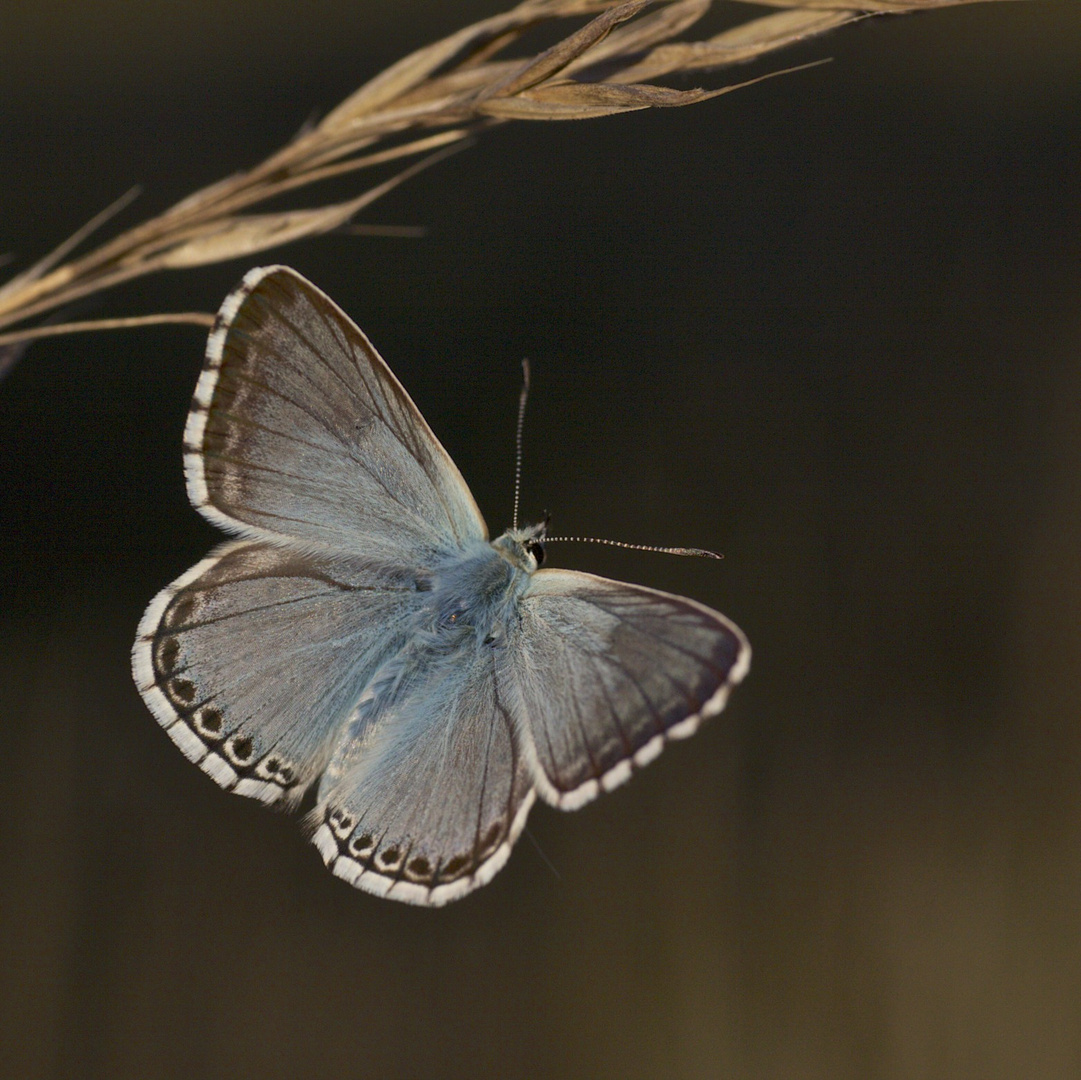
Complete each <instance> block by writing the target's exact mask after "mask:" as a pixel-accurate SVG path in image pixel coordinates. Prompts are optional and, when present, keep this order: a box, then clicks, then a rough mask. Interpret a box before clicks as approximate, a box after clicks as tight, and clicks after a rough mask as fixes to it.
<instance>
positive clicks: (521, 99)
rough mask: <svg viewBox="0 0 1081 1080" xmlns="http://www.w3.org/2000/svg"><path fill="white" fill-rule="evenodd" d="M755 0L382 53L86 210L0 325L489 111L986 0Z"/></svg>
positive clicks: (290, 218)
mask: <svg viewBox="0 0 1081 1080" xmlns="http://www.w3.org/2000/svg"><path fill="white" fill-rule="evenodd" d="M751 2H753V3H757V4H759V5H762V6H767V7H774V8H784V9H786V10H783V11H776V12H771V13H770V14H768V15H758V16H756V17H753V18H750V19H748V21H746V22H744V23H742V24H741V25H738V26H736V27H733V28H732V29H730V30H727V31H725V32H724V33H721V34H717V35H715V36H714V37H712V38H709V39H706V40H699V41H686V40H678V41H677V40H674V39H675V38H677V37H678V36H679V35H683V34H686V33H687V31H688V30H690V29H691V28H692V27H693V26H694V24H695V23H696V22H697V21H698V20H699V19H700V18H701V17H702V16H703V15H704V14H705V13H706V12H707V11H708V10H709V9H710V7H711V3H712V0H523V2H521V3H519V4H517V6H515V7H513V8H511V9H509V10H508V11H506V12H504V13H502V14H500V15H495V16H492V17H490V18H487V19H482V20H481V21H480V22H477V23H474V24H472V25H471V26H466V27H463V28H462V29H461V30H459V31H457V32H455V33H453V34H451V35H449V36H448V37H446V38H444V39H442V40H441V41H437V42H433V43H432V44H430V45H427V46H425V47H424V48H422V49H418V50H417V51H415V52H413V53H411V54H410V55H408V56H406V57H404V58H403V59H402V60H400V61H398V62H397V63H396V64H393V65H391V66H390V67H389V68H387V69H386V70H385V71H384V72H382V73H381V74H379V75H376V76H375V77H374V78H373V79H371V80H369V81H368V82H367V83H365V84H364V85H363V86H361V87H360V89H358V90H357V91H356V92H355V93H353V94H351V95H350V96H349V97H348V98H346V99H345V100H344V101H343V102H342V103H341V104H340V105H339V106H338V107H337V108H335V109H333V110H331V111H330V112H329V113H328V114H327V115H326V116H325V117H324V118H323V120H322V122H321V123H319V124H316V125H314V126H311V127H309V128H308V129H306V130H305V131H303V132H301V133H300V134H299V135H298V136H297V137H296V138H294V139H293V140H291V141H290V142H288V143H286V144H285V145H284V146H283V147H282V148H281V149H280V150H278V151H276V152H275V153H274V154H272V155H271V156H270V157H269V158H267V159H266V160H265V161H262V162H260V163H259V164H258V165H256V166H254V167H253V168H251V169H249V170H247V171H246V172H241V173H237V174H235V175H233V176H230V177H227V178H225V179H224V180H221V181H218V182H217V183H215V184H211V185H210V186H208V187H205V188H203V189H201V190H200V191H197V192H195V193H194V194H192V195H190V196H188V197H187V198H185V199H183V200H182V201H181V202H179V203H177V204H176V205H174V206H172V207H171V208H170V209H168V210H166V211H165V212H164V213H163V214H160V215H158V216H157V217H155V218H152V219H150V220H148V221H145V222H142V223H141V224H138V225H136V226H134V227H133V228H130V229H128V230H126V231H124V232H122V233H121V234H120V235H118V236H116V237H114V238H113V239H111V240H109V241H107V242H105V243H103V244H101V245H100V246H99V247H97V248H95V249H93V250H91V251H89V252H87V253H86V254H84V255H81V256H78V257H76V258H68V256H69V255H70V253H71V250H72V249H73V248H74V246H75V245H76V244H79V243H80V242H82V241H83V240H85V238H86V236H87V235H88V234H89V232H90V231H91V230H92V228H93V227H95V226H96V225H97V224H98V223H99V221H98V219H95V221H94V222H92V223H90V224H89V225H87V226H85V227H84V228H83V229H81V230H79V232H78V233H76V235H75V236H74V237H73V238H72V239H70V240H68V241H65V243H64V244H62V245H61V246H60V247H59V248H58V249H57V250H56V251H54V252H53V253H52V254H50V255H48V256H46V257H45V258H44V259H41V260H39V261H38V262H37V263H36V264H34V265H33V266H32V267H30V268H29V269H28V270H24V271H23V272H22V273H20V274H17V275H16V276H15V277H14V278H12V279H11V280H10V281H8V282H7V284H6V285H4V286H2V287H0V330H2V329H4V328H6V327H11V326H13V325H15V324H17V323H20V322H23V321H25V320H27V319H31V318H33V317H35V316H41V315H48V314H49V313H50V312H55V311H56V310H57V309H58V308H61V307H62V306H63V305H66V304H68V303H70V302H71V301H72V300H75V299H78V298H80V297H85V296H89V295H93V294H96V293H99V292H101V291H102V290H104V289H106V288H109V287H111V286H113V285H116V284H119V283H120V282H123V281H129V280H131V279H133V278H137V277H140V276H142V275H144V274H149V273H153V272H155V271H158V270H162V269H175V268H181V267H185V268H186V267H193V266H202V265H206V264H208V263H214V262H220V261H224V260H226V259H235V258H241V257H247V256H251V255H254V254H256V253H259V252H262V251H265V250H266V249H267V248H269V247H272V246H278V245H280V244H282V243H286V242H288V241H291V240H297V239H300V238H301V237H309V236H315V235H318V234H320V233H325V232H327V231H329V230H332V229H336V228H341V227H343V226H344V225H345V224H346V223H347V222H349V220H350V219H351V218H352V216H353V215H354V214H356V213H357V212H358V211H359V210H361V209H363V208H364V207H366V206H368V205H370V204H371V203H372V202H374V201H375V200H376V199H378V198H379V197H380V196H381V195H383V194H384V193H385V192H386V191H388V190H389V189H390V188H391V187H394V186H396V185H397V184H399V183H401V182H402V181H403V180H404V179H405V178H407V177H408V176H411V175H413V173H415V172H416V171H417V169H419V168H424V167H426V166H427V165H429V164H431V163H432V161H433V160H437V159H438V156H439V154H445V153H447V152H449V151H451V150H453V149H455V148H456V147H461V146H463V145H465V141H466V140H467V139H468V138H469V137H470V136H471V135H473V134H474V133H475V132H477V131H480V130H482V129H483V128H484V127H486V126H488V125H491V124H493V123H497V122H500V121H505V120H511V119H529V120H567V119H585V118H588V117H598V116H607V115H612V114H615V113H622V112H630V111H634V110H639V109H648V108H670V107H673V106H682V105H689V104H694V103H696V102H701V101H705V100H707V99H709V98H711V97H716V96H717V95H718V94H722V93H728V92H730V91H731V90H733V89H737V88H739V87H742V86H747V85H749V84H750V83H751V82H757V81H759V79H752V80H749V81H748V82H741V83H738V84H736V85H734V86H726V87H721V88H719V89H701V88H694V89H672V88H670V87H666V86H659V85H656V83H655V82H654V80H656V79H658V78H662V77H665V76H669V75H679V74H685V73H687V72H702V71H706V70H715V69H720V68H723V67H726V66H730V65H732V64H735V63H741V62H744V61H747V60H752V59H757V58H760V57H765V56H769V55H772V54H774V53H776V52H777V51H778V50H779V49H782V48H785V47H786V46H788V45H792V44H794V43H796V42H798V41H803V40H805V39H807V38H809V37H813V36H815V35H818V34H822V33H825V32H826V31H829V30H833V29H836V28H837V27H839V26H843V25H845V24H846V23H849V22H853V21H855V20H857V19H861V18H865V17H866V12H868V11H873V12H878V13H885V12H907V11H920V10H928V9H931V8H936V7H948V6H953V5H956V4H961V3H981V2H988V0H751ZM567 18H576V19H586V20H588V21H586V22H585V23H584V25H579V26H578V27H577V28H576V29H573V30H572V31H571V32H570V33H568V34H567V35H566V36H565V37H563V38H562V40H560V41H559V42H558V43H557V44H556V45H554V46H552V47H551V48H549V49H546V50H544V51H542V52H540V53H538V54H536V55H534V56H518V57H514V56H510V57H508V56H505V55H504V53H505V52H506V50H507V49H508V48H510V47H511V46H513V45H515V44H516V43H517V42H519V41H520V39H521V37H522V35H523V34H524V33H525V32H526V31H527V30H529V29H530V28H532V27H534V26H536V25H537V24H538V23H542V22H545V21H550V20H556V19H567ZM797 70H798V69H797ZM763 77H765V76H763ZM437 148H441V149H439V154H437V155H436V156H435V157H434V158H425V159H424V160H421V161H417V162H415V163H414V164H413V165H412V166H410V167H409V168H407V169H405V170H403V171H402V172H401V173H399V174H397V175H396V176H393V177H391V178H390V179H389V180H384V181H383V182H382V183H379V184H376V185H374V186H371V187H369V188H368V189H367V190H366V191H364V192H363V193H362V194H360V195H357V196H356V197H354V198H352V199H347V200H345V201H344V202H339V203H332V204H320V203H318V202H317V203H316V204H315V205H312V204H311V203H309V204H308V205H301V206H299V207H297V208H295V209H289V210H281V211H274V212H256V213H250V212H249V211H250V210H251V209H252V208H253V207H258V206H259V205H260V204H263V203H265V202H266V201H267V200H268V199H271V198H275V197H280V196H282V195H283V194H285V193H289V192H298V191H300V190H301V189H304V188H306V187H308V186H309V185H311V184H314V183H318V182H319V181H322V180H326V179H328V178H330V177H332V176H340V175H342V174H344V173H351V172H357V171H361V170H364V169H369V168H374V167H378V166H380V165H382V164H385V163H387V162H390V161H393V160H396V159H402V158H408V157H414V158H416V157H419V155H421V154H425V153H429V152H431V151H432V150H436V149H437ZM106 214H107V212H105V213H103V215H99V216H98V217H99V219H100V218H102V217H104V216H106ZM64 259H67V261H63V260H64ZM146 318H152V319H153V318H158V317H146ZM170 318H171V317H169V316H161V317H160V319H162V320H164V321H168V320H169V319H170ZM141 324H142V323H140V322H139V321H138V320H137V321H136V322H131V321H128V320H119V321H118V320H99V321H97V322H95V323H73V324H66V325H64V326H39V327H37V328H34V329H31V330H26V331H10V332H8V333H6V334H3V335H2V336H0V343H4V342H6V343H8V344H7V345H5V346H3V347H4V348H6V349H7V350H8V352H7V354H6V355H7V356H8V357H10V356H11V355H13V353H12V352H11V347H12V343H14V342H17V341H20V340H27V339H29V338H36V337H43V336H47V335H49V334H53V333H70V332H74V329H73V328H77V329H90V328H92V327H97V328H101V329H105V328H113V327H116V326H120V325H125V326H130V325H141Z"/></svg>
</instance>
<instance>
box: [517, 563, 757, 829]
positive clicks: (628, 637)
mask: <svg viewBox="0 0 1081 1080" xmlns="http://www.w3.org/2000/svg"><path fill="white" fill-rule="evenodd" d="M518 612H519V632H518V633H517V634H516V635H514V636H513V637H512V638H511V639H510V648H509V649H508V652H507V656H506V661H505V663H504V666H503V671H504V672H505V674H504V676H503V682H504V683H505V684H506V686H507V690H506V691H505V694H506V696H507V697H508V699H510V700H511V701H512V702H513V707H514V708H515V709H516V710H518V711H519V712H520V715H521V717H522V719H523V721H524V722H525V724H526V725H527V727H528V730H529V732H530V733H531V736H532V745H533V748H534V750H535V755H536V757H535V770H536V771H535V776H534V780H535V782H536V784H537V789H538V791H539V792H540V794H541V796H542V798H544V799H545V800H546V801H548V802H550V803H552V804H554V805H556V806H559V807H561V808H563V809H567V810H570V809H574V808H576V807H578V806H581V805H583V804H584V803H587V802H589V801H590V800H591V799H593V798H595V797H596V796H597V795H598V794H600V793H601V792H602V791H610V790H611V789H612V788H614V787H616V786H618V785H619V784H621V783H623V782H624V781H625V780H627V779H628V778H629V777H630V776H631V774H632V772H633V771H634V770H635V769H637V768H640V767H642V766H644V765H646V764H648V763H649V762H650V761H652V760H653V758H655V757H656V756H657V754H659V753H660V751H661V749H662V748H663V747H664V744H665V742H666V741H668V740H669V739H677V738H683V737H686V736H687V735H690V734H692V733H693V732H694V731H695V730H696V729H697V727H698V725H699V724H700V723H701V721H702V720H704V719H706V718H708V717H710V716H713V715H715V714H716V713H719V712H720V711H721V709H723V708H724V705H725V702H726V700H727V697H728V693H729V691H730V689H731V688H732V686H734V685H735V684H736V683H738V682H739V681H740V680H741V679H742V678H743V676H744V675H745V674H746V673H747V668H748V666H749V664H750V647H749V645H748V644H747V639H746V638H745V637H744V636H743V633H742V632H741V631H740V630H739V628H738V627H736V626H735V625H734V624H732V623H731V622H729V621H728V620H727V619H726V618H725V617H724V616H723V615H720V614H719V613H717V612H716V611H712V610H711V609H710V608H707V607H706V606H705V605H703V604H698V603H696V602H695V601H693V600H687V599H685V598H684V597H680V596H673V595H671V594H669V593H663V592H658V591H657V590H655V589H647V588H643V587H642V586H638V585H627V584H624V583H623V582H618V581H610V580H608V579H607V578H601V577H595V576H593V575H592V574H582V573H577V572H575V571H571V570H539V571H537V572H536V573H535V574H534V575H533V578H532V580H531V581H530V583H529V587H528V588H527V589H526V591H525V593H524V595H523V596H522V598H521V600H520V601H519V605H518ZM511 688H513V689H511Z"/></svg>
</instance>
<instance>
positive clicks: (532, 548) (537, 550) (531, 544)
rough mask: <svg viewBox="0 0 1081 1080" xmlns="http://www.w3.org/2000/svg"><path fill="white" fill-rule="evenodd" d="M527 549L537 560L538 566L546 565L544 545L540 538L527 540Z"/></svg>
mask: <svg viewBox="0 0 1081 1080" xmlns="http://www.w3.org/2000/svg"><path fill="white" fill-rule="evenodd" d="M525 549H526V551H528V552H529V554H530V555H532V556H533V558H534V559H536V560H537V565H538V566H543V565H544V545H543V544H542V543H541V542H540V541H539V540H527V541H526V542H525Z"/></svg>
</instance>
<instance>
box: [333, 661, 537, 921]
mask: <svg viewBox="0 0 1081 1080" xmlns="http://www.w3.org/2000/svg"><path fill="white" fill-rule="evenodd" d="M400 674H401V676H402V686H403V690H402V693H401V695H400V697H398V698H396V699H395V700H393V701H391V702H389V703H388V704H387V705H386V707H385V708H384V709H383V710H382V712H381V715H380V717H379V719H378V720H377V721H376V722H375V723H373V724H372V726H371V727H370V728H369V729H368V732H367V734H366V736H365V738H364V740H363V741H362V742H361V743H360V744H359V745H358V746H356V747H355V748H352V751H353V752H352V753H351V755H350V757H351V759H352V760H353V762H354V764H353V766H352V768H351V769H350V770H349V771H347V772H346V773H345V774H344V775H343V777H342V778H341V780H340V781H339V782H338V784H337V785H336V786H335V787H332V788H331V789H330V790H329V791H327V792H325V793H321V794H322V797H321V801H320V804H319V806H318V807H317V808H316V810H315V811H313V814H312V817H311V824H312V825H313V827H314V828H315V832H314V835H313V837H312V839H313V842H314V843H315V845H316V847H317V848H318V849H319V851H320V853H321V854H322V856H323V859H324V861H325V862H326V864H327V866H328V867H329V868H330V869H331V870H332V871H333V873H334V874H335V875H337V876H338V877H340V878H342V879H344V880H345V881H348V882H349V883H350V884H351V885H354V886H356V887H357V888H360V889H364V890H366V891H367V892H371V893H375V894H376V895H378V896H389V897H391V898H393V899H397V900H404V901H406V902H407V903H412V904H422V905H429V906H439V905H441V904H445V903H447V902H448V901H450V900H455V899H457V898H459V897H461V896H464V895H465V894H466V893H468V892H471V891H472V890H473V889H475V888H478V887H479V886H481V885H484V884H486V883H487V882H488V881H490V880H491V878H492V877H493V876H494V875H495V874H496V872H497V871H498V870H499V869H500V868H501V867H502V866H503V864H504V863H505V862H506V860H507V858H508V856H509V855H510V851H511V847H512V846H513V844H514V842H515V840H517V838H518V835H519V833H520V832H521V830H522V828H523V826H524V825H525V820H526V815H527V814H528V813H529V808H530V806H531V805H532V804H533V798H534V791H533V782H532V779H531V777H530V770H529V768H528V766H527V763H526V760H525V755H524V754H523V751H522V747H521V741H520V737H519V734H518V732H517V730H516V727H515V724H514V722H513V720H512V718H511V716H510V714H509V712H508V710H507V705H506V703H505V702H504V701H502V700H501V698H500V695H499V693H498V691H497V688H496V683H495V679H494V677H493V665H492V656H491V653H490V650H488V649H480V648H478V647H477V646H476V645H475V644H474V645H472V646H471V647H466V648H464V649H462V650H460V651H456V652H453V653H452V654H450V655H449V656H446V657H444V658H443V660H442V662H439V661H437V660H433V659H431V658H430V659H429V663H428V664H426V665H425V666H424V667H420V666H418V667H416V668H413V669H409V670H405V671H403V672H401V673H400Z"/></svg>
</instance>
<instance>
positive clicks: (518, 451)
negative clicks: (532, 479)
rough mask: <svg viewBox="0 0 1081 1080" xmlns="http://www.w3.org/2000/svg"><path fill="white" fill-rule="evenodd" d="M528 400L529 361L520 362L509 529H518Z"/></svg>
mask: <svg viewBox="0 0 1081 1080" xmlns="http://www.w3.org/2000/svg"><path fill="white" fill-rule="evenodd" d="M528 400H529V361H528V360H523V361H522V392H521V393H520V394H519V395H518V434H517V435H516V436H515V440H514V445H515V454H514V516H513V518H512V519H511V520H512V525H511V527H512V528H514V529H517V528H518V495H519V493H520V492H521V489H522V429H523V428H524V427H525V403H526V402H527V401H528Z"/></svg>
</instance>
